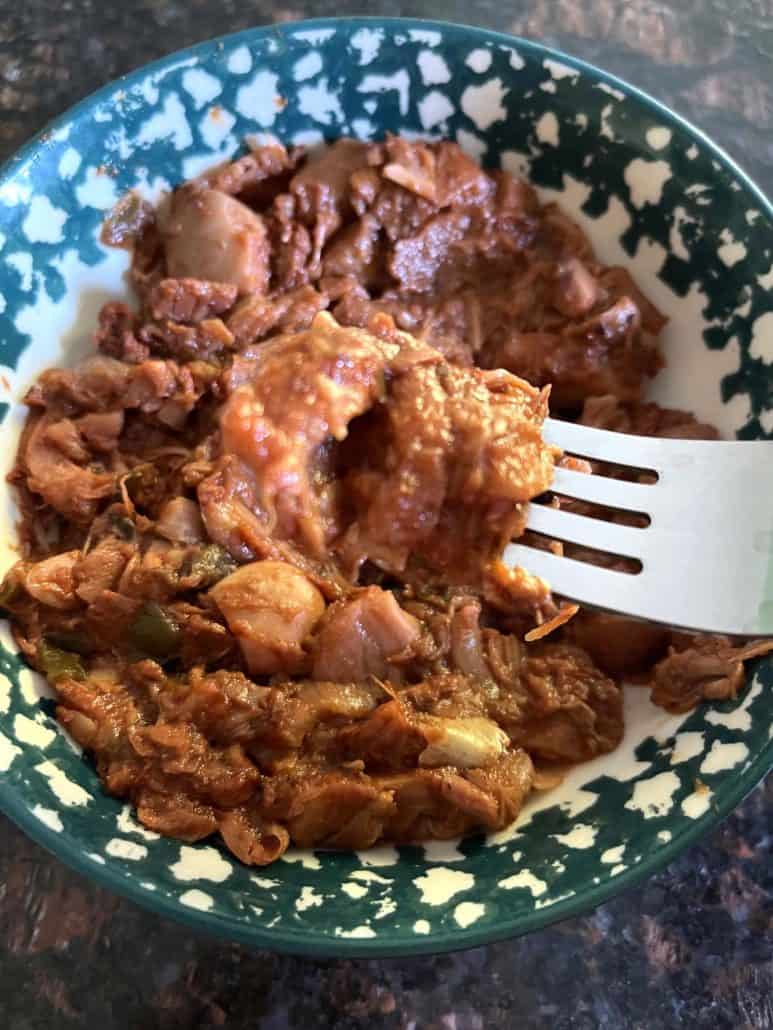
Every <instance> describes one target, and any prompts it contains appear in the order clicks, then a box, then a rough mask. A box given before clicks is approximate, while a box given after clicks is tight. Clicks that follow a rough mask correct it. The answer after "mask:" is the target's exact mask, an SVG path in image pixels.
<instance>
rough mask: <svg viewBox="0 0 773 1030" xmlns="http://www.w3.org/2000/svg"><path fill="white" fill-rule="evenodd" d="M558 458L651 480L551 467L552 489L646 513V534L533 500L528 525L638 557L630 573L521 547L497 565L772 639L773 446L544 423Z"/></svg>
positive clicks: (573, 590)
mask: <svg viewBox="0 0 773 1030" xmlns="http://www.w3.org/2000/svg"><path fill="white" fill-rule="evenodd" d="M544 436H545V439H546V440H547V441H548V442H550V443H553V444H556V445H557V446H559V447H560V448H561V449H562V450H563V451H564V452H565V453H567V454H573V455H577V456H579V457H583V458H590V459H596V460H598V461H604V462H613V463H615V464H618V465H624V466H629V467H632V468H639V469H651V470H653V471H654V472H656V473H657V476H658V480H657V482H656V483H653V484H646V483H629V482H625V481H623V480H620V479H611V478H609V477H607V476H601V475H586V474H584V473H582V472H575V471H572V470H569V469H556V473H555V477H554V480H553V486H552V490H553V492H554V493H556V494H561V495H565V496H567V497H572V498H577V499H581V500H585V501H590V502H592V503H595V504H599V505H603V506H605V507H612V508H622V509H624V510H627V511H634V512H642V513H644V514H645V515H647V516H649V519H650V524H649V526H647V527H645V528H634V527H630V526H622V525H617V524H614V523H610V522H606V521H604V520H603V519H598V518H590V517H588V516H584V515H576V514H574V513H570V512H565V511H561V510H560V509H555V508H549V507H546V506H542V505H535V504H533V505H531V508H530V513H529V519H528V527H529V529H532V530H534V531H535V532H538V533H542V534H545V535H546V536H549V537H553V538H555V539H557V540H562V541H568V542H571V543H575V544H581V545H583V546H584V547H588V548H591V549H594V550H598V551H604V552H608V553H611V554H615V555H622V556H624V557H629V558H634V559H638V561H639V562H641V566H642V568H641V571H640V572H638V573H626V572H618V571H616V570H612V569H605V568H600V567H598V566H596V565H591V564H588V563H587V562H584V561H578V560H575V559H572V558H564V557H559V556H557V555H555V554H551V553H549V552H547V551H540V550H536V549H534V548H531V547H526V546H524V545H522V544H510V545H509V546H508V547H507V548H506V549H505V554H504V558H505V561H506V562H507V563H508V564H510V565H521V566H523V567H524V568H525V569H527V570H528V571H529V572H532V573H534V574H535V575H538V576H540V577H541V578H543V579H545V580H546V581H547V582H548V583H549V584H550V586H551V588H552V590H553V592H554V593H557V594H563V595H565V596H566V597H569V598H572V599H573V600H576V601H581V602H584V603H586V604H591V605H594V606H597V607H600V608H607V609H610V610H613V611H617V612H621V613H623V614H627V615H633V616H638V617H641V618H646V619H653V620H655V621H657V622H665V623H669V624H670V625H674V626H681V627H684V628H687V629H696V630H707V631H710V632H715V633H732V634H736V633H740V634H749V635H759V634H763V635H764V634H770V633H773V448H772V447H771V444H770V443H769V442H766V441H756V440H755V441H748V442H747V441H743V442H738V441H732V442H726V441H719V442H716V441H706V440H669V439H655V438H652V437H641V436H629V435H627V434H623V433H613V432H609V431H607V430H603V429H590V428H588V427H587V426H579V425H576V424H574V423H570V422H559V421H556V420H555V419H548V420H547V421H546V423H545V429H544Z"/></svg>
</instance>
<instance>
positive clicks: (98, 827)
mask: <svg viewBox="0 0 773 1030" xmlns="http://www.w3.org/2000/svg"><path fill="white" fill-rule="evenodd" d="M386 131H390V132H400V133H406V134H422V135H429V136H433V137H447V138H452V139H456V140H457V141H458V142H459V143H460V144H461V145H462V146H463V147H464V148H465V149H466V150H467V151H468V152H470V153H471V154H473V155H474V156H475V157H476V158H479V159H480V160H481V161H483V162H484V163H486V164H490V165H497V164H501V165H502V166H503V167H505V168H506V169H508V170H510V171H514V172H523V173H525V174H528V176H529V177H530V178H531V180H532V181H533V182H534V183H535V184H536V185H538V186H539V187H540V189H541V192H542V196H543V198H545V199H547V198H557V199H559V200H560V202H561V203H562V205H563V206H564V207H565V209H566V210H567V211H568V212H569V213H570V214H571V215H573V216H574V217H575V218H576V219H577V220H578V221H579V222H580V224H581V226H582V227H583V229H584V230H585V231H586V232H587V233H588V234H589V236H590V238H591V240H592V241H593V243H594V245H595V247H596V249H597V252H598V254H599V256H600V257H601V259H602V260H604V261H607V262H610V263H615V262H617V263H623V264H625V265H627V266H628V267H629V268H630V269H631V270H632V271H633V273H634V275H635V277H636V278H637V280H638V281H639V282H640V283H641V284H642V285H643V286H644V288H645V289H646V291H648V293H649V295H650V296H651V298H652V299H653V300H654V301H655V303H656V304H657V305H658V307H660V308H661V309H662V310H663V311H664V312H665V313H666V314H668V315H669V316H670V319H671V321H670V323H669V326H668V329H667V330H666V333H665V337H664V343H665V350H666V353H667V357H668V368H667V370H666V371H664V372H663V373H661V374H660V376H659V377H658V378H657V379H656V380H655V382H654V385H653V387H652V398H654V399H656V400H659V401H660V402H661V403H663V404H667V405H672V406H681V407H687V408H690V409H692V410H694V411H695V412H696V413H697V415H698V416H699V417H700V418H702V419H704V420H708V421H712V422H714V423H715V424H717V425H718V426H719V427H720V429H721V430H722V431H723V432H724V434H726V435H728V436H737V437H741V438H758V437H765V436H767V437H770V436H771V434H773V349H772V348H773V332H771V328H773V327H771V324H770V323H771V319H773V315H771V313H770V299H769V298H770V289H771V287H772V286H773V267H772V264H771V260H772V256H773V220H772V218H771V215H772V212H771V207H770V204H769V203H768V201H767V200H766V199H765V197H764V196H762V195H761V194H760V192H759V191H758V190H757V189H756V188H755V186H754V185H753V184H752V183H751V182H750V181H749V180H748V179H747V178H746V177H745V176H744V174H743V173H742V172H741V171H740V170H739V169H738V168H737V167H736V166H735V165H734V164H733V163H732V161H731V160H730V159H729V158H728V157H727V156H726V155H725V154H724V153H722V151H721V150H719V149H718V148H717V147H716V146H715V145H714V144H713V143H711V142H710V141H709V140H708V139H706V137H705V136H703V135H702V134H701V133H700V132H699V131H698V130H696V129H695V128H693V127H692V126H690V125H688V124H687V123H686V122H684V121H683V120H682V119H680V118H679V117H678V116H677V115H675V114H673V113H672V112H670V111H669V110H667V109H666V108H664V107H663V106H662V105H660V104H658V103H657V102H656V101H654V100H652V99H651V98H649V97H647V96H645V95H644V94H642V93H640V92H639V91H638V90H636V89H634V88H633V87H631V86H628V85H626V84H625V83H623V82H621V81H619V80H618V79H615V78H613V77H612V76H610V75H607V74H606V73H604V72H602V71H599V70H598V69H595V68H592V67H590V66H589V65H586V64H584V63H582V62H580V61H577V60H574V59H572V58H570V57H568V56H566V55H564V54H560V53H556V52H555V51H552V50H549V49H547V48H545V47H542V46H539V45H537V44H535V43H531V42H526V41H524V40H520V39H514V38H511V37H508V36H503V35H500V34H497V33H494V32H488V31H484V30H481V29H475V28H467V27H463V26H457V25H449V24H442V23H435V22H427V21H412V20H399V19H345V20H317V21H311V22H304V23H296V24H292V25H282V26H273V27H270V28H262V29H255V30H249V31H247V32H242V33H239V34H237V35H233V36H227V37H224V38H222V39H219V40H214V41H212V42H208V43H203V44H201V45H199V46H196V47H193V48H192V49H190V50H186V51H183V52H181V53H178V54H174V55H172V56H171V57H167V58H165V59H164V60H162V61H159V62H157V63H155V64H152V65H150V66H148V67H146V68H143V69H141V70H140V71H137V72H134V73H133V74H131V75H128V76H126V77H124V78H123V79H121V80H119V81H117V82H115V83H113V84H112V85H109V86H106V87H105V88H104V89H102V90H100V91H99V92H98V93H96V94H95V95H94V96H92V97H90V98H88V99H87V100H85V101H83V102H82V103H80V104H79V105H77V106H76V107H75V108H73V109H72V110H71V111H70V112H68V113H67V114H65V115H64V116H63V117H61V118H60V119H58V120H57V121H56V122H54V123H53V124H52V125H51V126H49V127H48V128H47V129H46V130H45V131H44V132H43V133H41V134H40V135H39V136H38V137H37V138H36V139H35V140H33V141H32V142H31V143H30V144H28V145H27V146H26V147H25V148H24V149H23V150H22V151H21V152H20V153H19V154H18V156H16V157H15V158H14V159H13V160H12V161H11V162H9V163H8V164H7V165H6V166H5V167H4V169H3V170H2V172H1V173H0V327H1V328H0V363H2V366H3V367H2V369H0V384H2V390H3V398H2V399H3V404H2V415H3V421H2V425H1V426H0V439H1V441H2V444H1V446H0V453H2V462H3V470H4V471H8V469H9V468H10V465H11V463H12V460H13V455H14V452H15V447H16V441H17V436H18V432H19V428H20V426H21V424H22V421H23V415H24V409H23V408H22V406H21V405H20V404H19V400H20V398H21V397H22V396H23V393H24V390H25V388H26V387H27V386H28V385H29V384H30V382H31V381H32V379H33V377H34V376H35V375H36V374H37V373H38V372H40V371H41V370H42V369H44V368H46V367H47V366H50V365H52V364H56V363H61V362H63V361H72V360H73V359H74V358H75V357H77V356H78V355H79V354H82V353H85V352H86V351H88V349H89V348H90V347H91V346H92V344H91V342H90V339H91V331H92V329H93V327H94V325H95V323H96V315H97V311H98V309H99V307H100V306H101V304H102V303H103V302H104V301H105V300H106V299H108V298H115V297H117V296H121V295H122V294H124V293H125V292H126V287H125V284H124V282H123V278H122V275H123V272H124V271H125V269H126V267H127V263H128V257H127V255H126V253H125V252H123V251H116V250H106V249H105V248H104V247H102V246H101V244H100V243H99V241H98V233H99V228H100V223H101V221H102V219H103V218H104V216H105V214H106V212H107V211H108V210H109V209H110V208H111V206H112V205H113V203H114V201H115V200H116V199H117V198H118V197H119V196H120V195H121V194H122V193H123V192H124V191H125V190H127V189H129V188H130V187H136V188H138V189H140V190H141V191H142V192H143V193H145V195H147V196H149V197H151V198H153V197H156V196H158V195H159V193H160V192H161V191H162V190H165V189H168V188H169V187H170V186H171V185H173V184H175V183H177V182H179V181H180V180H182V179H186V178H189V177H190V176H192V175H194V174H196V173H197V172H198V171H199V170H201V169H203V168H204V167H206V166H207V165H210V164H213V163H215V162H217V161H219V160H221V159H223V158H225V157H226V156H228V155H230V154H232V153H234V152H235V151H236V150H237V149H238V148H239V147H240V145H241V141H242V140H243V138H244V137H245V136H246V135H248V134H256V135H260V134H264V135H271V134H274V135H276V136H277V137H278V138H279V139H281V140H282V141H283V142H293V143H303V144H307V145H311V144H315V143H317V142H319V141H321V140H322V139H323V138H334V137H337V136H340V135H342V134H353V135H356V136H359V137H362V138H375V137H378V136H380V135H382V134H383V133H385V132H386ZM1 507H2V510H1V512H0V519H2V523H1V526H0V528H1V529H2V534H1V536H0V538H1V539H2V541H3V544H2V562H3V566H7V565H8V564H10V563H11V562H12V561H13V560H14V550H13V546H12V540H13V535H14V528H13V527H14V520H15V511H14V507H13V498H12V496H11V494H10V491H9V490H6V491H4V492H3V496H2V506H1ZM15 652H16V649H15V647H14V645H13V643H12V639H11V636H10V633H9V631H8V627H7V625H3V628H2V650H0V807H2V809H3V810H4V811H5V812H6V813H7V814H8V815H9V816H10V817H11V818H12V819H14V820H15V821H16V822H17V823H18V824H19V825H20V826H21V827H22V828H23V829H24V830H25V831H26V832H27V833H28V834H29V835H30V836H31V837H33V838H34V839H35V840H37V841H38V842H39V843H41V844H42V845H43V846H45V847H47V848H48V849H49V850H50V851H52V852H53V853H54V854H56V855H57V856H59V857H60V858H61V859H62V860H63V861H65V862H67V863H69V864H70V865H72V866H73V867H74V868H75V869H77V870H78V871H79V872H82V873H83V874H85V875H86V876H88V877H90V878H92V879H93V880H95V881H96V882H98V883H100V884H102V885H104V886H107V887H109V888H111V889H113V890H116V891H118V892H120V893H122V894H125V895H127V896H128V897H130V898H131V899H133V900H134V901H137V902H139V903H140V904H143V905H145V906H147V907H149V908H151V909H154V910H155V911H157V912H158V913H160V914H162V915H167V916H172V917H174V918H176V919H181V920H184V921H185V922H187V923H189V924H190V925H191V926H194V927H199V928H201V929H205V930H210V931H214V932H215V933H217V934H220V935H223V936H225V937H228V938H231V939H236V940H239V941H242V942H244V943H246V944H251V945H255V946H262V947H270V948H274V949H278V950H283V951H291V952H302V953H307V954H309V953H313V954H318V955H371V956H372V955H380V954H409V953H417V952H436V951H442V950H449V949H456V948H464V947H469V946H473V945H479V944H481V943H484V942H487V941H492V940H496V939H498V938H503V937H508V936H511V935H514V934H519V933H525V932H527V931H530V930H534V929H536V928H538V927H541V926H544V925H546V924H547V923H550V922H552V921H554V920H557V919H562V918H565V917H567V916H571V915H575V914H577V913H578V912H581V911H583V910H586V909H588V908H590V907H591V906H593V905H596V904H598V903H599V902H601V901H604V900H605V899H607V898H609V897H611V896H612V895H613V894H615V893H617V892H618V891H620V890H622V889H624V888H627V887H629V886H631V884H633V883H635V882H636V881H638V880H639V879H641V878H642V877H644V876H647V875H649V874H651V873H652V872H654V871H655V870H657V869H659V868H660V867H662V866H663V865H665V864H666V863H667V862H669V861H670V860H671V859H673V858H674V857H675V856H676V855H677V854H678V853H679V852H681V851H682V850H684V849H685V848H686V847H687V846H688V845H689V844H690V843H691V842H692V841H694V840H695V839H696V838H697V837H698V836H700V835H701V834H703V833H705V832H706V831H707V830H709V829H710V828H711V827H713V826H715V825H716V823H717V822H718V821H719V820H720V819H721V818H722V817H723V816H724V815H726V814H727V813H728V812H729V811H730V810H731V809H732V808H733V807H734V806H735V805H737V804H738V803H739V801H740V800H741V799H742V798H743V796H744V795H745V794H746V793H747V792H748V791H749V790H750V789H751V788H752V787H753V786H754V784H755V783H756V782H757V781H758V779H759V778H760V777H761V776H762V775H763V774H764V773H765V772H766V771H767V770H768V768H769V767H770V765H771V761H772V760H773V741H771V733H770V725H771V721H772V718H773V660H771V659H767V660H761V661H759V662H758V663H757V664H756V665H755V666H752V668H751V670H750V674H749V683H748V687H747V689H746V691H745V692H744V693H743V694H742V696H741V697H740V698H739V699H738V700H737V701H735V702H727V703H724V704H718V705H711V706H710V707H703V708H699V709H697V710H696V711H694V712H691V713H689V714H688V715H687V716H672V715H669V714H667V713H666V712H664V711H662V710H660V709H657V708H655V707H653V706H652V705H651V704H650V702H649V700H648V695H647V692H646V691H643V690H637V689H636V688H635V687H631V688H629V689H627V690H626V702H625V704H626V726H627V728H626V735H625V738H624V740H623V743H622V744H621V746H620V747H619V748H618V750H617V751H616V752H614V753H613V754H611V755H607V756H604V757H603V758H599V759H597V760H594V761H591V762H588V763H587V764H584V765H581V766H579V767H577V768H575V769H574V771H573V772H571V774H570V775H569V776H568V777H567V778H566V780H565V781H564V782H563V784H562V785H561V786H560V787H558V788H556V789H555V790H553V791H552V792H548V793H544V794H541V795H537V796H536V798H537V799H536V800H533V801H532V802H531V803H530V804H528V805H527V807H526V809H525V810H524V812H523V814H522V815H521V817H520V819H519V820H518V822H517V823H516V824H515V825H514V826H513V827H511V828H510V829H508V830H506V831H504V832H502V833H498V834H495V835H493V836H491V837H488V838H482V837H477V838H472V839H466V840H464V841H461V842H443V843H437V842H435V843H430V844H427V845H426V846H415V847H405V848H401V849H399V850H396V849H395V848H392V847H380V848H376V849H375V850H372V851H368V852H364V853H333V852H316V853H311V852H300V851H297V850H296V851H291V852H289V853H288V854H286V855H285V856H284V857H283V859H282V860H281V861H279V862H277V863H275V864H274V865H272V866H270V867H268V868H265V869H262V870H255V869H254V868H253V869H249V868H246V867H244V866H241V865H239V864H238V863H236V862H235V861H234V860H233V858H232V857H229V856H227V855H226V853H225V852H223V851H221V850H220V849H219V848H218V847H216V846H213V845H211V844H209V843H203V844H198V845H188V844H184V843H181V842H179V841H175V840H168V839H164V838H161V837H159V836H158V835H156V834H154V833H151V832H149V831H147V830H145V829H144V828H143V827H141V826H140V825H139V824H138V823H137V822H136V821H135V819H134V818H133V817H132V814H131V811H130V809H129V808H128V807H127V806H125V805H122V804H121V803H120V802H118V801H116V800H115V799H113V798H111V797H108V796H107V795H106V794H104V793H103V791H102V789H101V787H100V784H99V782H98V780H97V777H96V774H95V772H94V771H93V769H92V767H91V766H90V765H89V764H88V763H87V762H86V761H84V759H83V757H82V756H81V754H80V753H79V752H78V750H77V749H76V748H75V747H74V746H73V744H72V743H71V741H69V740H68V739H67V738H66V737H65V735H64V734H63V733H62V732H61V731H60V729H59V728H58V726H57V723H56V722H55V719H54V717H53V702H52V700H51V697H50V694H49V692H48V691H47V689H46V687H45V685H44V684H43V683H42V682H41V680H40V678H39V677H38V676H37V675H36V674H34V673H32V672H31V671H30V670H29V669H27V668H26V666H25V665H24V664H23V663H22V662H21V660H20V659H19V657H18V656H17V654H16V653H15Z"/></svg>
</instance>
